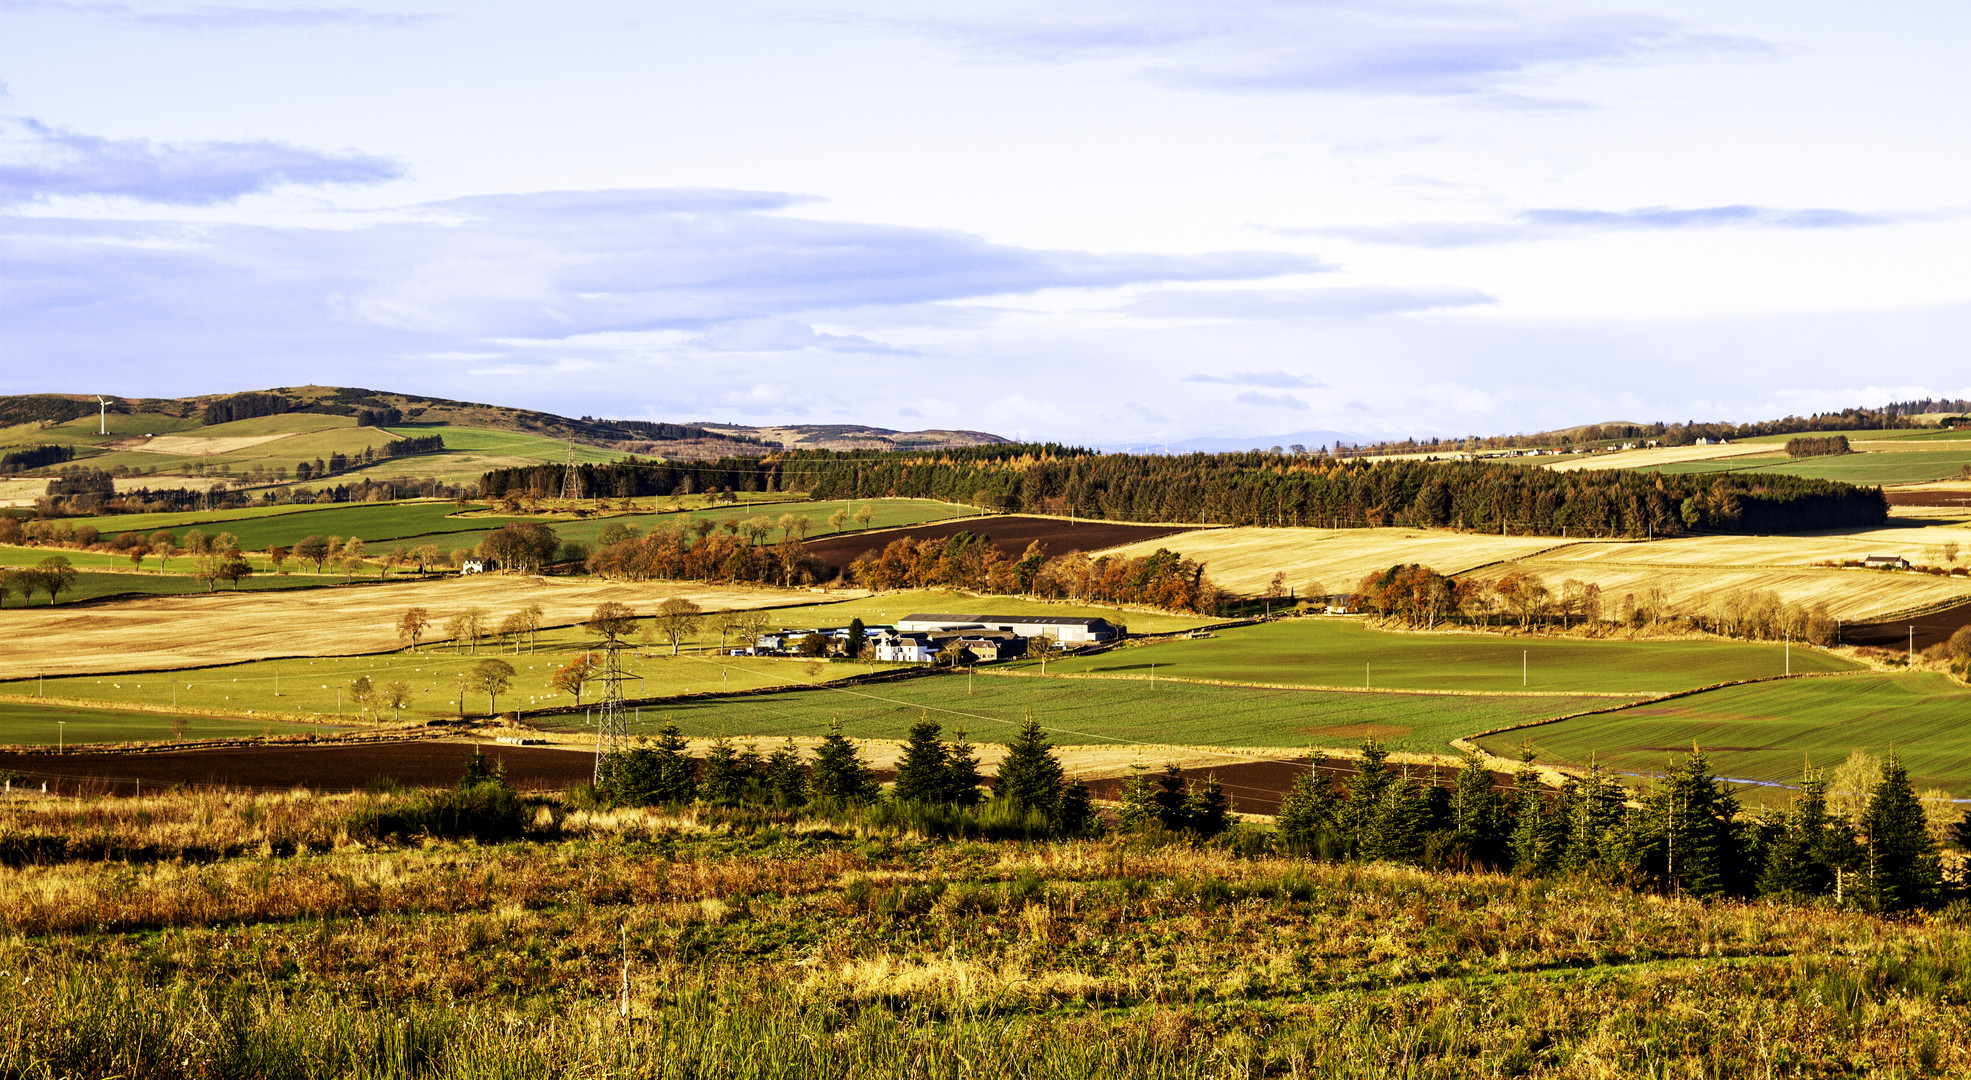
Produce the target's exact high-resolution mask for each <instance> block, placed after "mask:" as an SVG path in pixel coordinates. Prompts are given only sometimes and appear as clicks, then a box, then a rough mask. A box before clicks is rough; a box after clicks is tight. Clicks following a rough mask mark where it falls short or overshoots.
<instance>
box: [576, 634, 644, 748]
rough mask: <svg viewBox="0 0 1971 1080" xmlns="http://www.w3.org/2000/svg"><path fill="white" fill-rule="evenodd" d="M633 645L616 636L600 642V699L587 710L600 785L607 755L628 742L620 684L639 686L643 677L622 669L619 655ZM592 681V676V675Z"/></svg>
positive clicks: (621, 685)
mask: <svg viewBox="0 0 1971 1080" xmlns="http://www.w3.org/2000/svg"><path fill="white" fill-rule="evenodd" d="M631 647H632V646H630V645H627V644H624V643H623V642H622V641H619V640H617V639H616V638H615V637H611V638H609V640H607V641H605V642H603V643H602V646H601V649H602V675H601V680H602V698H601V700H599V701H597V702H596V705H595V708H593V709H591V710H589V711H590V715H592V716H594V717H595V722H596V723H595V782H596V783H598V784H600V783H601V782H602V763H603V762H604V761H605V760H607V759H608V758H609V755H611V754H616V753H621V752H622V751H623V750H624V749H626V748H627V745H628V742H629V733H628V726H627V725H626V724H625V723H624V720H625V717H624V716H623V713H624V712H625V711H626V710H625V709H624V708H623V683H624V682H626V681H628V680H630V679H635V680H636V681H637V683H638V684H639V685H641V684H642V682H643V677H642V676H640V675H633V674H630V673H628V672H625V671H624V670H623V661H622V652H623V650H624V649H628V648H631ZM591 678H594V676H591Z"/></svg>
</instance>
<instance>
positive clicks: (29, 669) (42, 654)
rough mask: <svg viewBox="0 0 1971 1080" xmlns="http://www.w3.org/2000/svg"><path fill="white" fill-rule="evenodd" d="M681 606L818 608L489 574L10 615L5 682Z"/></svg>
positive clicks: (788, 596) (783, 598) (709, 592)
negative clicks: (413, 632)
mask: <svg viewBox="0 0 1971 1080" xmlns="http://www.w3.org/2000/svg"><path fill="white" fill-rule="evenodd" d="M672 596H682V597H686V598H689V599H691V600H693V601H695V602H697V603H698V604H700V605H702V606H704V607H706V608H708V609H733V608H754V607H764V606H767V605H770V604H787V603H803V602H806V601H810V600H813V599H815V597H814V595H813V594H811V593H807V592H790V591H787V590H783V589H755V588H740V587H733V588H720V587H713V586H705V585H687V584H671V583H644V584H614V583H606V582H597V581H557V580H554V579H551V578H537V577H518V576H515V577H503V576H499V575H490V574H486V575H475V576H472V577H463V578H437V579H433V580H430V581H422V582H416V583H411V584H402V585H388V586H372V587H356V588H336V589H297V590H291V591H270V592H245V593H212V594H206V595H203V596H164V597H157V598H154V599H143V600H130V601H126V602H123V603H118V604H114V605H105V606H100V607H87V608H78V609H64V608H27V609H22V608H10V609H8V610H6V611H4V612H0V679H18V678H29V677H32V676H34V675H36V674H45V675H75V674H82V673H107V672H114V671H154V670H160V669H166V668H188V667H199V666H202V665H206V664H224V663H236V662H239V661H242V660H260V659H265V658H266V657H270V656H354V655H358V654H361V653H371V652H382V651H386V650H389V649H394V648H397V646H398V644H399V643H398V641H397V620H398V618H399V617H401V616H402V614H403V612H404V609H405V608H408V607H413V606H418V607H424V608H426V609H428V610H429V611H430V614H431V620H432V622H433V623H434V624H436V625H434V626H433V628H432V630H431V632H430V633H431V634H432V636H434V637H435V636H436V634H437V633H439V632H441V631H440V630H439V627H442V626H443V624H444V621H445V620H446V619H447V618H449V617H450V616H452V615H454V614H457V613H458V612H460V611H463V610H464V609H466V608H468V607H478V608H482V609H484V610H485V611H486V612H488V613H489V614H491V615H493V616H494V617H495V618H497V617H499V616H500V615H503V614H508V613H511V612H514V611H518V610H520V609H521V608H524V607H526V606H527V605H528V604H539V605H540V606H541V609H542V611H543V613H544V617H545V620H546V622H548V623H549V624H551V625H553V624H567V623H571V622H574V621H576V620H579V619H582V618H584V617H586V616H587V615H588V614H589V612H591V611H593V610H595V607H596V605H597V604H600V603H602V602H604V601H606V600H615V601H619V602H621V603H625V604H628V605H630V606H631V607H633V608H635V609H636V610H637V611H638V612H640V613H644V614H648V613H649V612H650V611H652V610H653V609H654V608H655V607H656V606H657V604H658V602H659V601H661V600H664V599H666V598H668V597H672ZM426 640H430V638H427V639H426Z"/></svg>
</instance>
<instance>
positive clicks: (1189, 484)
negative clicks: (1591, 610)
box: [480, 444, 1888, 536]
mask: <svg viewBox="0 0 1971 1080" xmlns="http://www.w3.org/2000/svg"><path fill="white" fill-rule="evenodd" d="M563 468H564V467H563V466H558V465H539V466H532V467H528V468H521V469H498V470H494V471H492V472H489V473H487V474H486V475H485V478H484V479H483V480H482V481H481V485H480V486H481V490H482V491H483V492H484V493H485V494H486V495H487V496H488V497H493V498H497V497H499V496H501V495H502V494H504V493H506V492H509V491H516V492H528V491H531V492H535V493H539V494H544V495H545V494H552V493H554V492H556V491H559V490H560V487H561V475H562V472H563ZM577 468H578V469H579V470H580V471H581V473H582V483H583V490H585V491H587V492H590V493H591V494H592V495H593V496H597V497H636V496H648V495H666V494H670V493H672V492H674V491H680V490H693V489H696V490H703V489H704V488H705V487H706V486H707V485H711V486H729V487H732V488H734V489H735V490H738V491H783V490H798V491H805V492H807V493H808V494H809V495H811V496H812V497H813V498H816V499H860V498H875V497H884V496H887V497H896V498H928V499H942V500H945V501H949V502H959V503H968V504H971V505H975V506H980V507H983V508H986V509H991V510H1007V511H1028V512H1044V513H1071V514H1074V515H1076V516H1080V517H1091V518H1106V519H1110V520H1116V521H1197V522H1202V523H1215V524H1232V525H1305V526H1364V525H1370V526H1380V525H1407V526H1436V527H1453V528H1464V529H1471V530H1476V531H1484V532H1510V533H1528V534H1536V535H1562V534H1566V535H1575V536H1648V535H1655V536H1673V535H1678V534H1682V533H1686V532H1692V531H1716V532H1746V533H1776V532H1796V531H1800V530H1804V529H1822V528H1836V527H1847V526H1865V525H1879V524H1881V523H1882V522H1884V521H1886V520H1887V518H1888V503H1887V501H1886V500H1885V499H1884V498H1883V495H1882V492H1881V490H1880V489H1879V488H1862V487H1856V486H1854V485H1852V484H1844V483H1840V482H1837V481H1831V480H1817V479H1809V478H1806V477H1796V476H1783V475H1768V474H1753V473H1732V474H1728V475H1724V476H1717V475H1708V476H1706V475H1660V474H1655V473H1647V472H1639V471H1631V470H1599V471H1589V470H1584V471H1580V472H1567V473H1562V472H1555V471H1552V470H1548V469H1539V468H1528V467H1525V466H1523V465H1516V464H1510V463H1506V462H1490V461H1464V462H1445V461H1410V460H1406V461H1363V460H1353V461H1338V460H1334V459H1330V458H1307V459H1293V458H1284V457H1281V456H1278V455H1272V454H1266V453H1259V452H1254V453H1247V454H1190V455H1184V456H1174V457H1173V456H1162V455H1141V454H1097V453H1093V452H1090V451H1085V450H1078V449H1072V448H1068V447H1059V446H1052V445H1014V444H1006V445H996V446H981V447H964V448H958V449H952V450H942V451H937V452H935V453H912V454H904V453H880V452H870V451H847V452H835V451H825V450H801V451H789V452H783V453H779V454H773V455H769V456H765V457H759V458H728V459H724V460H721V461H718V462H713V463H710V464H666V463H658V462H647V461H639V460H636V459H634V458H632V459H625V460H624V461H620V462H616V463H613V464H610V465H583V466H577Z"/></svg>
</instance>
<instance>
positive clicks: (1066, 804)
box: [1055, 780, 1095, 836]
mask: <svg viewBox="0 0 1971 1080" xmlns="http://www.w3.org/2000/svg"><path fill="white" fill-rule="evenodd" d="M1094 824H1095V797H1094V795H1093V794H1092V793H1090V792H1089V790H1088V785H1087V784H1085V783H1083V782H1082V781H1080V780H1071V781H1069V782H1068V784H1067V786H1065V787H1063V788H1062V789H1061V815H1060V820H1059V821H1058V822H1057V823H1056V826H1055V827H1056V828H1058V829H1059V830H1060V831H1061V833H1062V835H1064V836H1081V835H1082V834H1084V833H1086V832H1088V831H1089V829H1090V827H1091V826H1093V825H1094Z"/></svg>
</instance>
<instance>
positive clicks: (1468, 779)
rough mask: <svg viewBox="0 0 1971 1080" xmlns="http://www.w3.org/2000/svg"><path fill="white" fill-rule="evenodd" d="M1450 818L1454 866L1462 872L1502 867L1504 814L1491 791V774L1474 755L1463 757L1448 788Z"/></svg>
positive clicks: (1503, 861)
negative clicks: (1449, 794) (1479, 868)
mask: <svg viewBox="0 0 1971 1080" xmlns="http://www.w3.org/2000/svg"><path fill="white" fill-rule="evenodd" d="M1449 816H1450V820H1449V823H1448V824H1449V826H1450V829H1451V858H1452V861H1453V864H1454V865H1456V866H1458V867H1460V868H1463V869H1471V868H1477V867H1498V866H1503V865H1505V858H1506V848H1505V832H1506V830H1505V811H1504V809H1503V808H1502V807H1501V806H1500V804H1499V793H1498V792H1497V791H1495V790H1494V789H1493V782H1492V770H1490V769H1488V768H1486V767H1485V759H1484V758H1481V757H1479V756H1478V755H1477V754H1473V753H1467V754H1465V760H1464V765H1463V767H1462V768H1460V769H1459V770H1458V775H1457V779H1456V780H1455V781H1453V783H1452V785H1451V805H1450V814H1449Z"/></svg>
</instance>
